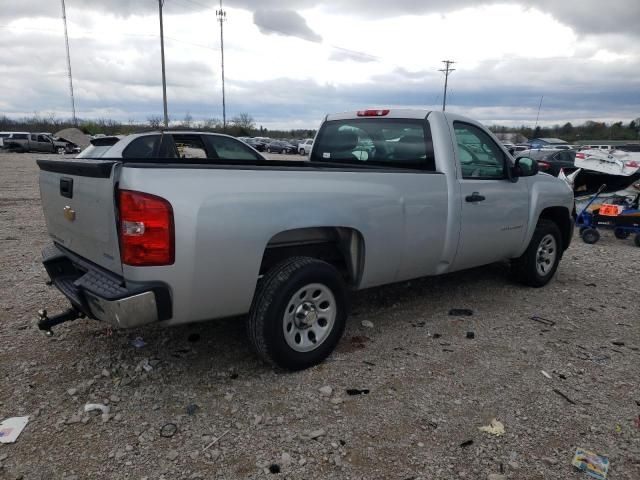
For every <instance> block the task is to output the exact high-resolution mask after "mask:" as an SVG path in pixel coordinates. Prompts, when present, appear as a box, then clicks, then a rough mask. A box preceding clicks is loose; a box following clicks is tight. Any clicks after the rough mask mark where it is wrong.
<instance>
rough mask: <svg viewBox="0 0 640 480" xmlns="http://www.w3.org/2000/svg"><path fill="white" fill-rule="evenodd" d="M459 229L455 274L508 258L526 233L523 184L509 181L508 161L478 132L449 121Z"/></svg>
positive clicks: (525, 187) (470, 127)
mask: <svg viewBox="0 0 640 480" xmlns="http://www.w3.org/2000/svg"><path fill="white" fill-rule="evenodd" d="M453 131H454V137H455V138H454V140H455V142H454V148H455V150H456V157H457V161H458V181H459V182H460V196H461V198H460V200H461V212H462V215H461V226H460V239H459V243H458V251H457V253H456V259H455V260H454V266H453V269H454V270H459V269H462V268H469V267H474V266H479V265H486V264H489V263H492V262H496V261H499V260H503V259H507V258H512V257H514V256H516V255H517V254H518V253H519V252H518V250H519V248H520V246H521V245H522V242H523V240H524V235H525V232H526V231H527V223H528V212H529V195H528V189H527V182H525V181H523V180H519V181H517V182H515V183H513V182H512V181H511V180H510V179H509V177H508V174H507V172H508V170H507V169H508V168H510V166H511V164H510V160H509V159H508V158H507V155H506V154H505V153H504V151H503V150H502V149H501V148H500V147H499V146H498V144H497V143H496V142H495V141H494V140H493V139H492V138H491V136H490V135H489V134H487V132H485V131H484V130H483V129H482V128H480V127H478V126H476V125H473V124H470V123H465V122H460V121H455V122H453Z"/></svg>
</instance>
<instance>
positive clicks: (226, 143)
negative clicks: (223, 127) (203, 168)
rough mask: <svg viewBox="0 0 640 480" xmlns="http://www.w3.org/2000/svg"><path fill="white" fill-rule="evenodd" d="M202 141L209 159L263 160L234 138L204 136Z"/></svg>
mask: <svg viewBox="0 0 640 480" xmlns="http://www.w3.org/2000/svg"><path fill="white" fill-rule="evenodd" d="M204 141H205V143H206V144H207V147H208V148H209V152H210V157H209V158H216V159H220V160H249V161H261V160H264V159H263V158H262V157H261V156H260V155H258V154H256V153H255V152H254V151H253V150H252V149H251V148H249V147H247V146H246V145H245V144H244V143H242V142H241V141H239V140H236V139H235V138H231V137H225V136H223V135H204Z"/></svg>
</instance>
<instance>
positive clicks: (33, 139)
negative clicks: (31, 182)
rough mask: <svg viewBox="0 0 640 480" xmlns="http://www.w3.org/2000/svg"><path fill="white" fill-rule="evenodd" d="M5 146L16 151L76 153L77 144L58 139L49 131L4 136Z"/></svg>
mask: <svg viewBox="0 0 640 480" xmlns="http://www.w3.org/2000/svg"><path fill="white" fill-rule="evenodd" d="M2 143H3V148H6V149H9V150H13V151H16V152H47V153H60V154H62V153H74V147H75V145H74V144H72V143H71V142H67V141H58V140H56V139H54V138H53V137H52V136H51V135H50V134H48V133H29V134H26V133H16V134H14V135H13V136H11V137H8V138H4V139H3V141H2Z"/></svg>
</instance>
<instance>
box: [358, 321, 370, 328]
mask: <svg viewBox="0 0 640 480" xmlns="http://www.w3.org/2000/svg"><path fill="white" fill-rule="evenodd" d="M360 325H362V326H363V327H364V328H373V322H371V321H369V320H362V322H360Z"/></svg>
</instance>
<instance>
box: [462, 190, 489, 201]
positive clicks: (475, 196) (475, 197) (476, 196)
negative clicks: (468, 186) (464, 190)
mask: <svg viewBox="0 0 640 480" xmlns="http://www.w3.org/2000/svg"><path fill="white" fill-rule="evenodd" d="M464 199H465V200H466V201H467V202H469V203H476V202H482V201H484V200H486V199H485V198H484V196H483V195H480V194H479V193H478V192H473V193H472V194H471V195H467V196H466V197H465V198H464Z"/></svg>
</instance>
